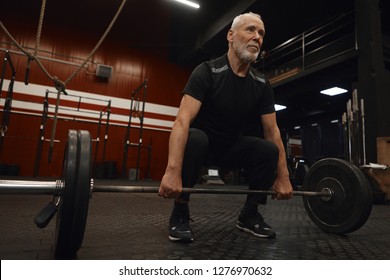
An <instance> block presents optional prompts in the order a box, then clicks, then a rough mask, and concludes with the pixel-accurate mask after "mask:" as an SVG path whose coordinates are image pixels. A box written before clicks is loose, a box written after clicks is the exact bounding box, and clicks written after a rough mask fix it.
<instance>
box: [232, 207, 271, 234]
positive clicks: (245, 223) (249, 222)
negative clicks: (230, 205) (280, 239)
mask: <svg viewBox="0 0 390 280" xmlns="http://www.w3.org/2000/svg"><path fill="white" fill-rule="evenodd" d="M237 227H238V228H239V229H240V230H243V231H245V232H248V233H250V234H253V235H254V236H257V237H262V238H273V237H275V236H276V233H275V231H273V230H272V228H271V227H270V226H269V225H267V224H266V222H264V218H263V216H261V214H260V213H259V212H256V213H254V214H250V215H245V216H244V215H243V214H242V213H240V215H239V216H238V221H237Z"/></svg>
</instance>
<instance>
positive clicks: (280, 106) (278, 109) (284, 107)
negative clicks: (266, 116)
mask: <svg viewBox="0 0 390 280" xmlns="http://www.w3.org/2000/svg"><path fill="white" fill-rule="evenodd" d="M286 108H287V107H286V106H284V105H279V104H275V111H280V110H284V109H286Z"/></svg>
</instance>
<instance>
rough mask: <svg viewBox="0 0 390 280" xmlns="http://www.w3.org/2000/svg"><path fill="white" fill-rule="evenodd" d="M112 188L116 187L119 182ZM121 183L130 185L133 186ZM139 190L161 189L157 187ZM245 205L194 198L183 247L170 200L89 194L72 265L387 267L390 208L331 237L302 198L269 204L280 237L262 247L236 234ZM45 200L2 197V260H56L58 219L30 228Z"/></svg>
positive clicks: (377, 209) (265, 209)
mask: <svg viewBox="0 0 390 280" xmlns="http://www.w3.org/2000/svg"><path fill="white" fill-rule="evenodd" d="M96 183H100V182H96ZM109 183H112V184H118V185H119V184H124V181H115V182H112V181H110V182H109ZM125 183H126V184H130V183H131V184H132V185H134V182H130V183H129V182H125ZM140 184H146V185H148V184H153V185H158V182H141V183H140ZM226 187H233V186H226ZM238 187H242V186H238ZM244 199H245V196H244V195H216V194H207V195H203V194H196V195H193V196H192V197H191V204H190V210H191V218H192V219H193V222H192V229H193V231H194V242H193V243H189V244H182V243H173V242H170V241H169V240H168V233H167V229H168V225H167V223H168V218H169V214H170V211H171V206H172V201H171V200H166V199H162V198H160V197H158V196H157V194H135V193H132V194H128V193H94V194H93V198H92V199H91V200H90V204H89V213H88V221H87V226H86V231H85V235H84V241H83V244H82V247H81V249H80V250H79V252H78V255H77V259H83V260H156V259H161V260H174V259H183V260H206V259H212V260H235V259H245V260H256V259H266V260H328V259H332V260H344V259H346V260H374V259H378V260H385V259H390V211H389V210H390V206H389V205H387V204H376V205H374V206H373V209H372V213H371V216H370V218H369V219H368V221H367V222H366V224H365V225H364V226H363V227H361V228H360V229H359V230H357V231H355V232H353V233H350V234H348V235H334V234H328V233H325V232H323V231H322V230H321V229H319V228H318V227H317V226H315V225H314V224H313V223H312V221H311V220H310V218H309V217H308V215H307V214H306V211H305V209H304V206H303V202H302V198H301V197H294V198H293V199H292V200H289V201H274V200H271V199H269V202H268V204H267V205H266V206H261V208H260V210H261V212H262V214H263V215H264V217H265V219H266V221H267V222H268V223H269V224H270V225H271V226H272V227H273V228H274V229H275V230H276V231H277V237H276V238H275V239H260V238H256V237H254V236H252V235H249V234H247V233H243V232H241V231H239V230H238V229H237V228H236V226H235V222H236V219H237V214H238V211H239V209H240V207H241V205H242V203H243V201H244ZM50 200H51V196H45V195H43V196H42V195H0V224H1V227H0V231H1V234H0V235H1V238H0V257H1V259H2V260H35V259H43V260H50V259H53V243H54V231H55V218H54V219H53V221H52V222H51V223H50V224H49V225H48V226H47V227H46V228H45V229H38V228H37V227H36V226H35V224H34V221H33V220H34V217H35V215H36V214H37V213H38V212H39V211H40V210H41V208H42V207H43V206H44V205H46V204H47V203H48V202H49V201H50Z"/></svg>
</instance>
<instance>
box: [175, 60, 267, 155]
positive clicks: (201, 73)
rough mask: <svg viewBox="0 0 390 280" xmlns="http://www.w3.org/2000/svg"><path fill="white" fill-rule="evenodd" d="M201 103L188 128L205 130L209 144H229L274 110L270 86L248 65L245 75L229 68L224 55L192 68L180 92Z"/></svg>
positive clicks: (220, 145)
mask: <svg viewBox="0 0 390 280" xmlns="http://www.w3.org/2000/svg"><path fill="white" fill-rule="evenodd" d="M183 93H184V94H188V95H190V96H192V97H194V98H196V99H197V100H199V101H201V102H202V106H201V108H200V111H199V113H198V115H197V116H196V118H195V119H194V121H193V123H192V124H191V127H194V128H199V129H201V130H203V131H205V132H206V134H207V135H208V137H209V144H210V146H211V147H215V148H222V147H227V146H228V145H230V144H232V143H233V142H234V141H235V140H236V139H237V138H238V137H239V136H240V134H241V133H242V132H243V130H244V129H245V127H246V125H248V124H254V123H256V124H258V125H259V127H260V126H261V119H260V117H261V115H263V114H270V113H273V112H275V107H274V105H275V103H274V96H273V91H272V88H271V86H270V84H269V82H268V81H266V80H265V78H264V75H263V74H262V73H260V72H259V71H257V70H256V69H254V68H253V67H250V70H249V72H248V74H247V75H246V77H240V76H237V75H236V74H234V72H233V71H232V70H231V68H230V65H229V61H228V58H227V55H226V54H225V55H223V56H221V57H220V58H217V59H215V60H212V61H208V62H204V63H202V64H200V65H199V66H198V67H196V68H195V69H194V71H193V72H192V74H191V76H190V79H189V80H188V82H187V85H186V86H185V88H184V91H183Z"/></svg>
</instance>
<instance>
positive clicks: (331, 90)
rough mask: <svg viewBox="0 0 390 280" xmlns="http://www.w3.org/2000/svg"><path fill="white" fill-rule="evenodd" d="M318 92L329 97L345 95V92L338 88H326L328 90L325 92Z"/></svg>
mask: <svg viewBox="0 0 390 280" xmlns="http://www.w3.org/2000/svg"><path fill="white" fill-rule="evenodd" d="M320 92H321V93H322V94H326V95H329V96H335V95H339V94H343V93H346V92H347V90H346V89H343V88H339V87H332V88H328V89H325V90H321V91H320Z"/></svg>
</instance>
